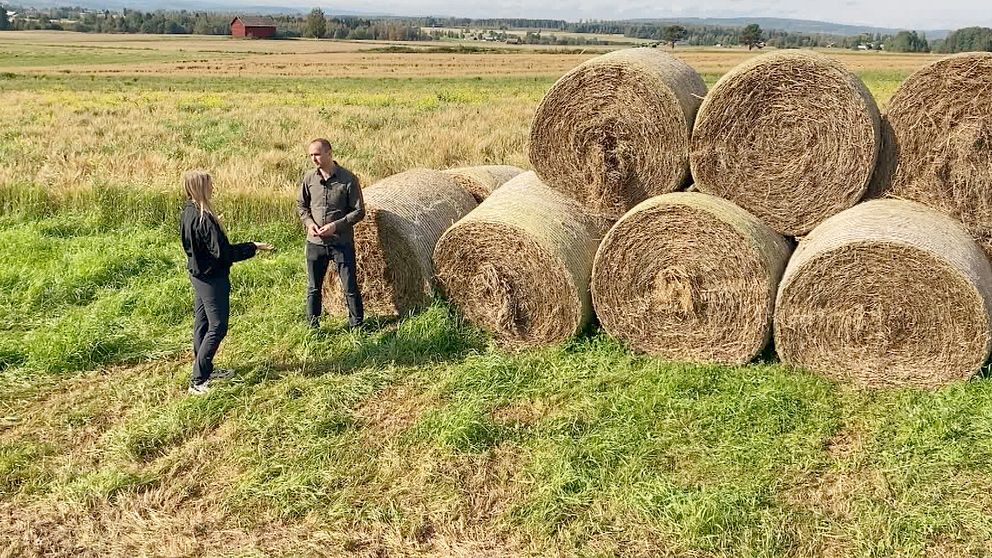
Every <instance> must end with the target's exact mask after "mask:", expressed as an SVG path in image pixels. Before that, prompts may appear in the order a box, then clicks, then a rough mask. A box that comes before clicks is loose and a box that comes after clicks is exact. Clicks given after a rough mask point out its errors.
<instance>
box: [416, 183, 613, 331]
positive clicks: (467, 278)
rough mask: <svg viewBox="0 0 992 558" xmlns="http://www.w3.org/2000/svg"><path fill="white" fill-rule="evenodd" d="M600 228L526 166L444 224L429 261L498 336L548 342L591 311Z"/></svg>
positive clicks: (460, 302) (465, 308)
mask: <svg viewBox="0 0 992 558" xmlns="http://www.w3.org/2000/svg"><path fill="white" fill-rule="evenodd" d="M604 232H605V228H604V227H602V226H601V225H600V222H599V221H597V220H596V219H593V218H591V217H589V216H587V215H585V214H584V213H583V212H582V211H581V209H580V208H579V206H578V204H577V203H576V202H575V201H573V200H571V199H569V198H567V197H565V196H563V195H562V194H560V193H558V192H556V191H554V190H552V189H550V188H548V187H547V186H545V185H544V184H542V183H541V181H540V180H539V179H538V178H537V176H536V175H535V174H534V173H533V172H527V173H524V174H521V175H519V176H517V177H516V178H514V179H512V180H510V181H509V182H507V183H506V184H504V185H503V186H501V187H500V188H499V189H497V190H496V191H495V192H493V194H492V195H491V196H489V198H488V199H486V201H484V202H482V203H481V204H479V207H478V208H476V209H475V210H474V211H472V212H471V213H469V214H468V215H467V216H466V217H465V218H464V219H462V220H461V221H459V222H458V223H456V224H455V225H454V226H453V227H451V228H450V229H448V231H447V232H446V233H444V236H442V237H441V240H440V241H439V242H438V245H437V249H436V250H435V252H434V265H435V267H436V269H437V276H438V281H439V282H440V284H441V287H442V289H443V291H444V292H445V294H446V295H447V296H448V298H449V299H450V300H451V301H452V302H453V303H454V304H455V305H456V306H457V307H458V308H459V309H460V310H461V312H462V314H463V315H464V316H465V317H466V319H468V320H469V321H470V322H472V323H475V324H476V325H478V326H480V327H482V328H483V329H485V330H488V331H489V332H491V333H492V334H493V337H494V338H495V340H496V341H497V343H499V344H501V345H503V346H505V347H508V348H514V349H519V348H525V347H529V346H536V345H543V344H553V343H556V342H559V341H561V340H564V339H566V338H568V337H571V336H572V335H575V334H576V333H578V332H579V331H580V330H581V329H582V328H583V327H584V326H585V325H586V324H588V323H589V321H590V320H591V318H592V301H591V300H590V297H589V277H590V274H591V272H592V261H593V257H594V256H595V254H596V247H597V246H598V244H599V239H600V238H601V237H602V234H603V233H604Z"/></svg>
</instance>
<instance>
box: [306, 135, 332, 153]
mask: <svg viewBox="0 0 992 558" xmlns="http://www.w3.org/2000/svg"><path fill="white" fill-rule="evenodd" d="M315 143H319V144H320V145H322V146H324V149H326V150H327V151H330V150H331V142H329V141H327V140H326V139H324V138H317V139H315V140H313V141H311V142H310V145H313V144H315Z"/></svg>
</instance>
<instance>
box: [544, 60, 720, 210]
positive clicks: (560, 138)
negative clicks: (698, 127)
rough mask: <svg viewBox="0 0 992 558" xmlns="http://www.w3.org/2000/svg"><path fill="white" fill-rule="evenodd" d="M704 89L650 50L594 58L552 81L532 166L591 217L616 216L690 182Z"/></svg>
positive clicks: (679, 65)
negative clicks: (696, 123)
mask: <svg viewBox="0 0 992 558" xmlns="http://www.w3.org/2000/svg"><path fill="white" fill-rule="evenodd" d="M705 95H706V85H705V84H704V83H703V80H702V78H700V77H699V74H697V73H696V71H695V70H693V69H692V68H691V67H689V65H687V64H686V63H684V62H682V61H681V60H677V59H675V58H673V57H672V56H671V55H669V54H667V53H665V52H662V51H660V50H658V49H652V48H637V49H627V50H619V51H615V52H611V53H608V54H604V55H602V56H599V57H596V58H593V59H591V60H589V61H587V62H585V63H583V64H581V65H580V66H578V67H576V68H575V69H574V70H572V71H571V72H569V73H567V74H565V75H564V76H563V77H562V78H561V79H559V80H558V81H557V83H555V84H554V86H553V87H552V88H551V90H550V91H548V93H547V95H545V97H544V99H543V100H542V101H541V104H540V105H539V106H538V108H537V112H536V113H535V115H534V121H533V124H532V126H531V134H530V162H531V165H532V166H533V167H534V170H535V171H536V172H537V174H538V176H540V177H541V179H542V180H543V181H544V182H545V183H546V184H547V185H548V186H550V187H551V188H554V189H556V190H558V191H560V192H562V193H564V194H565V195H567V196H569V197H571V198H573V199H575V200H578V201H579V202H581V203H582V204H583V206H584V208H585V210H586V211H587V212H589V213H594V214H598V215H602V216H605V217H607V218H609V219H611V220H614V221H615V220H616V219H618V218H619V217H620V216H621V215H623V214H624V213H626V211H627V210H628V209H630V208H631V207H633V206H635V205H637V204H638V203H639V202H641V201H643V200H645V199H647V198H648V197H651V196H654V195H657V194H664V193H667V192H671V191H674V190H678V189H679V188H681V187H682V186H684V185H685V183H686V181H687V179H688V177H689V164H688V156H689V135H690V132H691V129H692V122H693V119H694V118H695V115H696V109H697V108H698V107H699V103H700V101H701V99H702V98H703V96H705Z"/></svg>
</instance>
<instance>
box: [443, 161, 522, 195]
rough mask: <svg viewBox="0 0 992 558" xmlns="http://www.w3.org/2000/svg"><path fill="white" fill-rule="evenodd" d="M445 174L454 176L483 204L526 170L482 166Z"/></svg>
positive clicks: (448, 171)
mask: <svg viewBox="0 0 992 558" xmlns="http://www.w3.org/2000/svg"><path fill="white" fill-rule="evenodd" d="M444 172H445V173H446V174H450V175H451V176H453V177H454V178H455V181H456V182H458V184H459V185H461V187H462V188H465V189H466V190H468V193H469V194H472V197H474V198H475V201H477V202H479V203H482V200H484V199H486V198H488V197H489V194H492V193H493V190H495V189H496V188H499V187H500V186H502V185H503V184H505V183H506V182H507V181H508V180H510V179H511V178H513V177H514V176H517V175H518V174H520V173H522V172H524V169H522V168H520V167H514V166H511V165H482V166H478V167H460V168H457V169H448V170H446V171H444Z"/></svg>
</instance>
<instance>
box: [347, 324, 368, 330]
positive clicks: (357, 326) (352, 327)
mask: <svg viewBox="0 0 992 558" xmlns="http://www.w3.org/2000/svg"><path fill="white" fill-rule="evenodd" d="M345 329H346V330H348V331H365V322H361V323H357V324H348V325H347V326H345Z"/></svg>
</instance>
